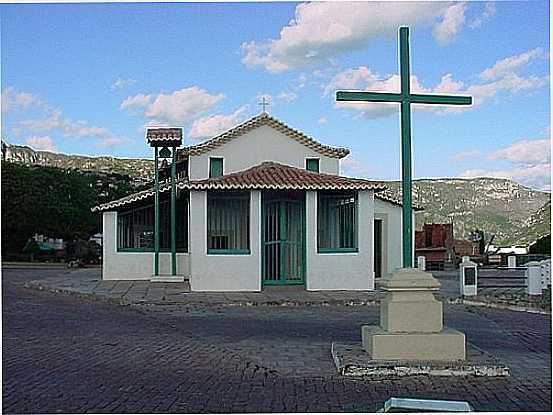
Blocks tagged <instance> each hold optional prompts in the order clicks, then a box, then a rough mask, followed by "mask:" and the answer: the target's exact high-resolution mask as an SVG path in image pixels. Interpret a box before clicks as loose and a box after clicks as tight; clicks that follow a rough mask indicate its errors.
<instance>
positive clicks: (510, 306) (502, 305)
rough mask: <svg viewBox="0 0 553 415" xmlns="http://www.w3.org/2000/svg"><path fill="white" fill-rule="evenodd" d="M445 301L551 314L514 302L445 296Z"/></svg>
mask: <svg viewBox="0 0 553 415" xmlns="http://www.w3.org/2000/svg"><path fill="white" fill-rule="evenodd" d="M446 301H447V302H448V304H463V305H468V306H473V307H485V308H495V309H498V310H509V311H519V312H524V313H532V314H542V315H549V314H551V311H548V310H543V309H539V308H535V307H522V306H517V305H514V304H508V303H500V302H489V301H477V300H467V299H465V298H447V299H446Z"/></svg>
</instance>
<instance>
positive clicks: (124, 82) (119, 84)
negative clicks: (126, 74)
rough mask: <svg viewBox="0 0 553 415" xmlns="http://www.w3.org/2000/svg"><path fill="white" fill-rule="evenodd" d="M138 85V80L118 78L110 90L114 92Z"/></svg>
mask: <svg viewBox="0 0 553 415" xmlns="http://www.w3.org/2000/svg"><path fill="white" fill-rule="evenodd" d="M135 83H136V79H131V78H127V79H123V78H117V79H116V80H115V82H114V83H113V84H112V85H111V87H110V89H111V90H112V91H119V90H121V89H123V88H126V87H128V86H131V85H134V84H135Z"/></svg>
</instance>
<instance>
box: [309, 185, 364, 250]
mask: <svg viewBox="0 0 553 415" xmlns="http://www.w3.org/2000/svg"><path fill="white" fill-rule="evenodd" d="M317 235H318V250H319V252H321V253H325V252H357V193H356V192H348V193H345V192H319V195H318V203H317Z"/></svg>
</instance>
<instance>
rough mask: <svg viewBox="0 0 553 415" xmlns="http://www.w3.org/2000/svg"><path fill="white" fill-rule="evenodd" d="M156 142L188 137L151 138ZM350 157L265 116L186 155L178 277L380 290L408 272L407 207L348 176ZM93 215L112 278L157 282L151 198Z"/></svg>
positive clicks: (195, 282)
mask: <svg viewBox="0 0 553 415" xmlns="http://www.w3.org/2000/svg"><path fill="white" fill-rule="evenodd" d="M157 133H160V134H161V133H163V134H176V135H180V136H181V137H182V130H180V129H150V130H149V131H148V134H149V135H155V134H157ZM348 154H349V150H348V149H345V148H335V147H330V146H327V145H324V144H321V143H320V142H318V141H316V140H314V139H313V138H310V137H308V136H307V135H305V134H303V133H302V132H299V131H297V130H294V129H292V128H291V127H289V126H287V125H286V124H284V123H283V122H281V121H279V120H277V119H275V118H273V117H271V116H269V115H268V114H267V113H265V112H263V113H261V114H260V115H258V116H256V117H254V118H251V119H249V120H248V121H246V122H244V123H242V124H240V125H238V126H237V127H235V128H232V129H231V130H229V131H227V132H225V133H223V134H220V135H218V136H216V137H214V138H212V139H209V140H207V141H204V142H202V143H199V144H197V145H193V146H190V147H184V148H181V149H178V152H177V178H178V180H177V184H176V187H177V202H176V249H177V254H176V257H177V274H178V275H179V276H181V277H184V279H186V280H188V281H189V283H190V288H191V290H193V291H260V290H263V288H264V287H266V286H271V285H288V284H290V285H301V286H303V287H305V289H306V290H373V289H374V282H375V278H378V277H381V276H382V275H384V274H386V273H391V272H393V271H394V270H395V269H396V268H398V267H401V263H402V249H401V247H402V241H401V205H400V203H398V202H397V201H396V200H394V199H392V198H391V197H389V196H385V195H384V193H383V191H384V190H385V186H384V185H383V184H381V183H379V182H375V181H371V180H366V179H358V178H350V177H345V176H340V161H341V159H342V158H344V157H346V156H347V155H348ZM161 179H162V182H161V186H160V192H161V193H160V222H159V223H160V231H159V240H160V248H161V252H160V254H159V267H160V274H161V275H168V274H169V272H170V271H169V270H170V269H171V253H170V251H171V250H170V238H171V236H170V235H171V229H170V227H171V225H170V224H171V222H170V220H169V217H170V214H169V210H170V209H169V206H170V203H169V194H170V190H171V187H170V184H169V180H168V179H166V178H165V179H164V177H163V176H162V178H161ZM92 210H93V211H95V212H101V213H102V215H103V268H102V273H103V279H104V280H150V279H152V275H153V267H154V265H153V264H154V254H153V242H152V241H153V230H154V189H153V188H152V189H149V190H145V191H142V192H138V193H135V194H132V195H129V196H127V197H124V198H122V199H119V200H115V201H112V202H109V203H105V204H103V205H100V206H96V207H94V208H93V209H92ZM181 280H182V278H181Z"/></svg>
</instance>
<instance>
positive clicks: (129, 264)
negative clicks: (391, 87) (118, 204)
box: [102, 212, 190, 280]
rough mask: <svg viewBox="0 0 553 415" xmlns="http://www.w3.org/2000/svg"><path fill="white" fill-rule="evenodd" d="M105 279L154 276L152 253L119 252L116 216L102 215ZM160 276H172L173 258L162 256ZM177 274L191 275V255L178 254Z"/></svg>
mask: <svg viewBox="0 0 553 415" xmlns="http://www.w3.org/2000/svg"><path fill="white" fill-rule="evenodd" d="M103 234H104V243H103V245H102V250H103V255H102V278H103V279H104V280H149V279H150V278H152V276H153V273H154V253H153V252H117V212H104V214H103ZM159 273H160V275H170V274H171V254H170V253H168V252H167V253H166V252H163V253H160V254H159ZM177 274H178V275H183V276H185V277H188V276H189V275H190V255H189V254H188V253H177Z"/></svg>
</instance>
